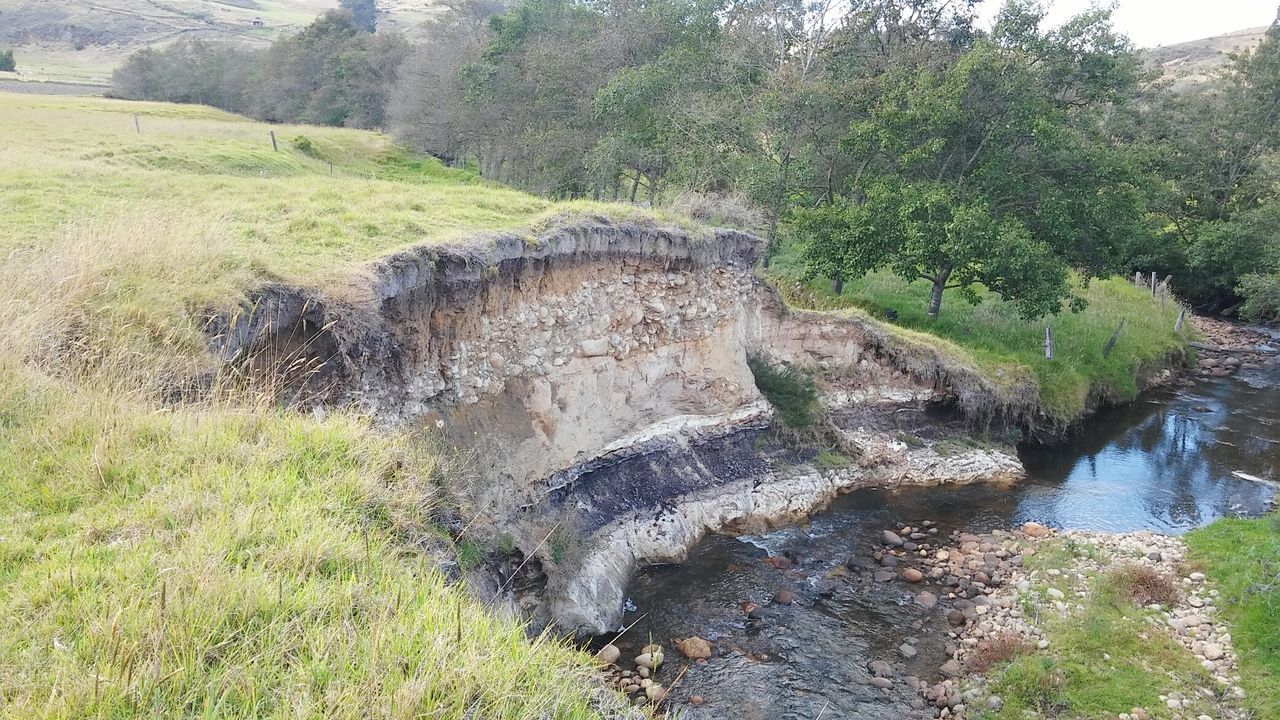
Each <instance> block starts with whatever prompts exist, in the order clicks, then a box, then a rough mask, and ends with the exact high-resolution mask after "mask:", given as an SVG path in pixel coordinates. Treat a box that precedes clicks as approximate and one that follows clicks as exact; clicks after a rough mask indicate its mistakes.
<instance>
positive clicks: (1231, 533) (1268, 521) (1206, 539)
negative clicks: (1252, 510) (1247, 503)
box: [1187, 513, 1280, 718]
mask: <svg viewBox="0 0 1280 720" xmlns="http://www.w3.org/2000/svg"><path fill="white" fill-rule="evenodd" d="M1187 545H1188V546H1189V547H1190V548H1191V558H1192V561H1193V562H1196V563H1198V564H1199V565H1200V566H1201V567H1203V569H1204V571H1205V572H1206V573H1207V574H1208V575H1209V577H1211V578H1213V580H1214V582H1215V583H1216V584H1217V587H1218V588H1219V589H1220V591H1221V594H1222V595H1221V597H1222V612H1223V614H1224V616H1225V617H1226V618H1227V620H1228V622H1230V623H1231V640H1232V643H1234V644H1235V647H1236V652H1237V653H1238V654H1239V656H1240V675H1241V678H1242V680H1243V686H1244V689H1245V691H1246V692H1247V693H1248V694H1247V696H1246V699H1245V705H1246V707H1249V708H1250V709H1252V710H1253V711H1254V713H1256V715H1255V717H1258V718H1280V623H1277V622H1276V619H1277V617H1280V515H1278V514H1274V513H1273V514H1272V515H1269V516H1267V517H1262V518H1255V519H1234V518H1232V519H1224V520H1219V521H1217V522H1215V523H1213V524H1212V525H1210V526H1208V527H1206V528H1201V529H1200V530H1196V531H1195V532H1192V533H1191V534H1189V535H1187Z"/></svg>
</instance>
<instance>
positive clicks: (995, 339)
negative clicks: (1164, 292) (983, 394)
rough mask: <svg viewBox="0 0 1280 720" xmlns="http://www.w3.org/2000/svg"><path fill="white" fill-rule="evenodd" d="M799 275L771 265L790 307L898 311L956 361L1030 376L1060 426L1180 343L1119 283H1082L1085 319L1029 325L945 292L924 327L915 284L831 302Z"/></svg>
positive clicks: (923, 302) (922, 291) (1168, 317)
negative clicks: (1108, 348) (1048, 350)
mask: <svg viewBox="0 0 1280 720" xmlns="http://www.w3.org/2000/svg"><path fill="white" fill-rule="evenodd" d="M800 270H801V268H800V265H799V259H798V258H797V257H796V256H795V254H794V253H792V252H784V253H783V254H782V255H781V256H780V257H778V258H776V259H775V261H774V262H773V264H772V267H771V271H772V273H773V274H774V276H775V278H777V279H778V282H779V284H780V285H782V286H783V287H784V289H785V290H786V292H787V295H788V297H789V298H790V299H791V300H792V301H793V302H798V303H800V304H804V305H809V306H812V307H815V308H819V309H826V308H837V307H855V308H862V309H864V310H867V311H869V312H871V313H873V314H876V315H880V314H881V313H882V311H883V310H884V309H886V308H887V309H892V310H894V311H896V312H897V313H898V318H897V320H896V321H894V323H893V324H894V325H895V326H897V327H899V328H907V329H909V330H912V331H918V332H921V333H926V334H928V335H931V336H934V337H937V338H942V339H944V340H946V341H949V343H950V344H944V345H940V346H939V347H941V348H942V349H943V350H944V351H946V350H948V349H952V351H954V348H956V347H958V348H960V351H961V354H962V355H963V358H962V359H964V360H965V361H966V362H969V363H971V364H974V365H976V366H977V367H979V368H982V369H983V370H984V371H985V372H986V373H987V374H988V375H989V376H991V377H993V378H996V379H997V380H998V379H999V378H1000V377H1020V376H1024V375H1025V374H1026V373H1027V372H1032V373H1034V375H1035V378H1036V380H1037V381H1038V383H1039V387H1040V398H1039V401H1040V406H1041V407H1042V408H1043V410H1044V411H1045V413H1046V414H1047V416H1048V418H1049V420H1050V421H1051V422H1052V423H1056V424H1059V425H1065V424H1068V423H1071V422H1075V421H1077V420H1079V419H1080V418H1081V417H1082V416H1083V415H1084V413H1085V412H1086V411H1087V410H1088V409H1089V405H1090V402H1091V401H1092V400H1097V399H1101V400H1104V401H1108V402H1120V401H1125V400H1130V399H1132V398H1133V397H1134V396H1135V395H1136V394H1137V392H1138V390H1139V387H1138V381H1137V378H1138V377H1139V376H1140V375H1143V374H1146V373H1150V372H1152V371H1153V370H1156V369H1159V368H1162V367H1165V366H1166V365H1167V364H1168V362H1169V359H1170V357H1176V356H1177V355H1179V354H1180V353H1182V352H1183V350H1184V348H1185V343H1186V340H1187V338H1186V337H1180V336H1178V335H1175V334H1174V332H1173V325H1174V321H1175V320H1176V319H1177V316H1178V312H1179V308H1178V306H1177V305H1176V304H1174V303H1167V304H1161V303H1159V302H1156V301H1153V300H1152V299H1151V298H1150V296H1149V295H1147V294H1145V293H1144V292H1143V291H1141V290H1139V289H1137V288H1135V287H1133V286H1132V285H1131V284H1130V283H1128V282H1126V281H1125V280H1123V279H1119V278H1117V279H1112V280H1105V281H1094V282H1092V283H1090V285H1089V287H1088V288H1087V289H1086V290H1085V297H1086V298H1087V299H1088V300H1089V307H1088V308H1087V309H1086V310H1085V311H1084V312H1081V313H1071V312H1064V313H1062V314H1060V315H1058V316H1055V317H1051V318H1046V319H1044V320H1041V321H1035V322H1028V321H1025V320H1023V319H1021V318H1020V317H1018V315H1017V313H1016V312H1015V311H1014V309H1013V308H1012V307H1011V306H1010V305H1008V304H1006V303H1003V302H1001V301H1000V300H999V298H998V297H996V296H994V295H993V294H990V293H987V294H984V295H983V299H982V303H981V304H979V305H977V306H974V305H970V304H969V303H967V302H966V301H965V300H964V299H963V298H961V297H960V296H959V295H957V294H955V292H954V291H947V293H946V295H945V296H944V298H943V304H942V314H941V315H940V317H939V318H938V320H937V321H932V320H930V319H929V317H928V315H927V313H926V307H927V305H928V299H929V286H928V284H927V283H925V282H923V281H920V282H916V283H911V284H908V283H906V282H905V281H903V280H901V279H899V278H898V277H896V276H894V275H892V274H890V273H888V272H879V273H873V274H871V275H868V276H866V277H864V278H861V279H859V280H855V281H850V282H847V283H845V287H844V293H843V295H841V296H839V297H837V296H835V295H833V294H832V293H831V291H830V284H829V283H828V282H825V281H814V282H811V283H800V282H798V281H797V280H796V278H797V277H799V274H800ZM1122 319H1123V320H1125V327H1124V330H1123V331H1121V335H1120V339H1119V341H1118V342H1117V344H1116V346H1115V349H1114V350H1113V351H1112V352H1111V354H1110V356H1109V357H1106V358H1104V357H1103V356H1102V351H1103V348H1104V346H1105V345H1106V344H1107V341H1108V340H1109V339H1110V337H1111V334H1112V333H1113V332H1114V331H1115V329H1116V326H1117V325H1118V324H1119V322H1120V321H1121V320H1122ZM1046 325H1048V326H1051V327H1052V328H1053V332H1054V342H1055V352H1054V359H1053V360H1046V359H1045V357H1044V328H1045V326H1046ZM1188 328H1189V326H1188ZM1184 332H1185V331H1184Z"/></svg>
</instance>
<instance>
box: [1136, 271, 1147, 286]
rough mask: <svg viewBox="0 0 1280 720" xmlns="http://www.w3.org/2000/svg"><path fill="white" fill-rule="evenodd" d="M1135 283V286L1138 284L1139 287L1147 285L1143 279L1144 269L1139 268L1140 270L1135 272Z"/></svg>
mask: <svg viewBox="0 0 1280 720" xmlns="http://www.w3.org/2000/svg"><path fill="white" fill-rule="evenodd" d="M1133 284H1134V285H1135V286H1137V287H1142V286H1143V285H1146V283H1145V282H1143V280H1142V271H1141V270H1139V271H1137V272H1135V273H1134V274H1133Z"/></svg>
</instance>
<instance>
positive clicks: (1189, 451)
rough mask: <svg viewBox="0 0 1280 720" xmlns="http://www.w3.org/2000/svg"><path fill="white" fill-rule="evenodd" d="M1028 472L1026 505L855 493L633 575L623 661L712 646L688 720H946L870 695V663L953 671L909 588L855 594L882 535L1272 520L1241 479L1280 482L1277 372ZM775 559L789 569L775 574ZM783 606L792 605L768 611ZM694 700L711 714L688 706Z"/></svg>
mask: <svg viewBox="0 0 1280 720" xmlns="http://www.w3.org/2000/svg"><path fill="white" fill-rule="evenodd" d="M1022 460H1023V463H1024V464H1025V466H1026V468H1027V470H1028V475H1029V477H1028V479H1027V480H1025V481H1024V482H1022V483H1020V484H1018V485H1016V486H1014V487H1013V488H1004V487H993V486H970V487H958V488H957V487H952V488H928V489H908V490H898V491H882V490H866V491H858V492H854V493H852V494H849V495H847V496H845V497H843V498H841V499H839V500H838V501H836V502H835V503H834V504H833V505H832V506H831V507H829V508H828V509H827V510H825V511H824V512H822V513H820V514H818V515H816V516H815V517H813V518H812V519H811V520H810V521H809V522H808V523H807V524H805V525H802V526H793V527H788V528H784V529H781V530H778V531H776V532H771V533H769V534H767V535H763V536H755V537H740V538H730V537H724V536H711V537H707V538H706V539H704V540H703V541H702V542H701V543H699V544H698V545H697V546H696V547H695V548H694V549H693V550H692V551H691V552H690V554H689V558H688V560H687V561H686V562H684V563H683V564H680V565H670V566H658V567H652V568H648V569H646V570H644V571H642V572H641V573H639V574H638V575H637V577H636V579H635V580H634V581H633V583H632V585H631V588H630V592H629V596H630V599H629V606H628V612H627V614H626V617H625V619H624V623H626V624H627V625H630V626H631V627H630V630H629V631H628V632H627V633H625V635H623V636H622V637H621V638H620V639H619V640H618V643H617V644H618V645H619V646H621V647H622V650H623V656H624V657H625V658H629V657H631V656H633V655H635V654H636V652H638V648H640V647H641V646H643V645H645V644H647V643H649V642H660V643H662V644H663V645H665V646H666V647H667V648H668V650H667V652H668V653H670V654H671V655H672V656H674V655H677V653H676V651H675V650H674V649H672V645H671V643H672V640H673V639H676V638H684V637H688V636H691V635H698V636H700V637H702V638H705V639H707V640H709V641H711V643H712V644H713V646H714V647H715V649H716V652H715V656H714V657H713V658H711V659H710V660H709V661H707V662H705V663H700V664H694V665H689V666H688V669H687V671H685V674H684V676H683V677H680V678H679V681H678V682H675V681H676V674H677V673H678V672H680V669H681V668H682V667H683V666H685V663H683V662H680V663H675V662H671V663H667V667H665V668H663V669H662V670H661V671H660V672H659V675H658V680H659V681H661V682H662V683H664V684H665V685H666V686H668V687H671V688H672V690H671V695H672V697H671V699H670V701H671V702H672V707H678V708H681V709H682V710H681V711H682V713H683V714H682V715H681V717H689V718H732V719H733V720H755V719H756V718H761V719H765V718H768V719H769V720H784V719H788V718H796V719H799V718H806V719H812V718H819V717H821V718H877V719H883V718H888V717H894V718H916V717H919V718H925V717H933V713H932V711H929V710H924V709H913V708H912V707H911V702H912V701H913V700H915V699H916V696H915V694H914V693H913V692H912V691H911V690H910V689H909V688H907V687H905V685H903V684H901V683H898V684H895V688H894V689H893V690H892V691H891V692H892V693H893V696H892V697H890V698H886V697H885V695H884V692H883V691H881V690H879V689H877V688H875V687H872V686H871V685H869V684H868V682H869V680H870V673H869V672H868V670H867V663H868V661H871V660H875V659H884V660H889V661H891V662H893V663H895V664H898V665H901V666H903V667H905V668H906V671H907V672H911V673H915V674H916V675H918V676H919V677H921V678H924V679H927V680H934V679H936V678H937V669H938V667H939V665H941V663H942V662H943V661H945V660H946V659H947V656H946V654H945V641H946V637H945V635H946V631H947V624H946V622H945V620H942V619H941V615H942V613H945V609H944V607H943V605H942V604H940V605H939V606H938V607H937V608H935V609H933V610H923V609H921V608H919V607H917V606H916V605H915V604H914V602H913V597H914V593H915V592H918V591H919V590H920V589H921V588H920V587H918V586H908V585H905V584H904V583H901V582H899V581H893V582H888V583H872V582H861V583H855V582H847V581H845V575H844V573H843V567H842V566H843V565H844V564H845V562H846V561H847V560H849V559H850V558H851V557H857V556H862V557H867V556H869V555H870V554H871V552H872V551H873V550H874V549H876V548H877V547H878V546H879V545H878V543H879V540H878V538H879V536H880V532H881V531H882V530H883V529H886V528H899V527H902V526H904V525H919V524H920V523H921V522H922V521H924V520H930V521H933V522H935V523H937V527H938V533H939V537H942V538H945V537H946V536H947V534H949V533H950V532H951V531H952V530H962V531H965V532H975V533H977V532H986V531H990V530H993V529H1007V528H1011V527H1015V526H1017V525H1020V524H1021V523H1023V522H1025V521H1028V520H1033V521H1036V522H1040V523H1043V524H1045V525H1049V526H1051V527H1057V528H1066V529H1082V530H1107V531H1132V530H1141V529H1151V530H1156V531H1159V532H1164V533H1174V534H1178V533H1182V532H1186V531H1188V530H1191V529H1194V528H1196V527H1199V526H1202V525H1205V524H1207V523H1209V522H1212V521H1213V520H1215V519H1217V518H1220V517H1223V516H1228V515H1256V514H1259V513H1261V512H1264V511H1265V510H1266V509H1267V507H1268V506H1269V503H1270V502H1271V500H1272V495H1273V493H1274V490H1273V487H1274V486H1272V485H1269V484H1267V483H1263V482H1257V481H1253V480H1249V479H1246V478H1244V477H1240V476H1239V475H1237V474H1235V473H1243V474H1245V475H1248V476H1253V477H1256V478H1262V479H1268V480H1272V481H1274V480H1277V479H1280V365H1277V364H1276V363H1275V362H1273V363H1272V364H1270V365H1268V366H1267V367H1266V368H1264V369H1263V370H1257V371H1251V372H1249V373H1246V374H1242V375H1241V376H1239V377H1233V378H1214V379H1206V380H1202V381H1197V382H1196V383H1194V384H1192V385H1190V386H1187V387H1182V388H1177V389H1167V390H1159V391H1156V392H1153V393H1149V394H1147V395H1145V396H1144V397H1143V398H1141V399H1140V400H1139V401H1137V402H1135V403H1133V404H1131V405H1127V406H1124V407H1119V408H1115V409H1112V410H1108V411H1105V412H1103V413H1100V414H1099V415H1097V416H1095V417H1094V418H1092V419H1091V420H1090V421H1089V422H1088V423H1087V425H1086V427H1085V428H1083V429H1082V431H1081V432H1080V433H1079V435H1078V437H1076V438H1074V439H1073V440H1071V441H1070V442H1068V443H1066V444H1064V445H1061V446H1057V447H1054V448H1034V449H1031V448H1029V449H1024V450H1023V451H1022ZM769 557H774V558H785V560H773V561H770V562H769V563H765V562H763V560H765V559H766V558H769ZM787 565H790V567H786V566H787ZM782 568H786V569H782ZM782 590H786V591H788V592H790V593H792V594H793V595H794V598H795V599H794V602H793V603H791V604H790V605H783V604H777V603H771V602H770V600H771V599H772V598H774V597H775V595H776V594H777V593H778V592H779V591H782ZM747 601H752V602H755V603H758V604H760V605H762V606H764V607H765V617H763V618H760V619H749V618H748V617H746V615H745V613H744V612H743V610H742V608H741V603H743V602H747ZM904 642H907V643H909V644H911V645H912V647H913V648H914V649H915V650H916V651H917V652H918V654H917V655H916V656H915V657H914V658H913V659H909V660H908V659H905V658H904V657H903V655H902V654H901V651H900V650H899V646H900V645H901V644H903V643H904ZM673 683H674V685H673ZM694 695H697V696H701V698H702V699H703V703H702V704H701V705H697V706H693V705H690V704H689V703H688V700H689V698H690V697H691V696H694ZM886 700H888V704H886Z"/></svg>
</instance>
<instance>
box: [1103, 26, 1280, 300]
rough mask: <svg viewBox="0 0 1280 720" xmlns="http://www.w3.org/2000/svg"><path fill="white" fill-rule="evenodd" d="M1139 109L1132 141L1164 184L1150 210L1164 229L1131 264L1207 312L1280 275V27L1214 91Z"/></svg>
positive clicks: (1160, 99) (1238, 59) (1165, 96)
mask: <svg viewBox="0 0 1280 720" xmlns="http://www.w3.org/2000/svg"><path fill="white" fill-rule="evenodd" d="M1141 107H1143V108H1144V109H1145V111H1144V112H1142V113H1141V114H1140V115H1139V116H1137V117H1136V118H1134V121H1133V122H1132V129H1131V131H1130V133H1129V136H1128V137H1127V139H1128V140H1129V141H1130V142H1133V143H1134V144H1135V145H1136V146H1139V147H1143V148H1144V149H1145V151H1146V152H1147V153H1148V154H1149V156H1150V157H1151V164H1152V166H1153V167H1154V168H1156V170H1157V171H1158V172H1159V173H1160V174H1161V175H1162V176H1163V177H1165V178H1167V184H1168V186H1169V189H1168V192H1166V193H1165V195H1164V198H1163V203H1162V204H1161V205H1159V206H1157V207H1155V208H1154V209H1155V210H1157V211H1158V212H1160V214H1161V215H1162V216H1163V217H1165V218H1167V221H1166V223H1165V224H1166V226H1167V228H1168V230H1167V232H1166V233H1164V235H1163V236H1162V237H1161V238H1160V242H1158V243H1157V244H1155V245H1153V246H1152V247H1148V248H1143V249H1142V252H1141V253H1139V254H1137V255H1136V257H1135V259H1134V262H1135V264H1136V265H1138V266H1139V267H1141V268H1142V269H1144V270H1146V269H1155V270H1158V271H1160V272H1161V273H1162V274H1170V275H1173V277H1174V284H1175V288H1176V289H1177V291H1178V292H1179V294H1181V295H1182V296H1184V297H1186V298H1188V299H1189V300H1191V301H1192V302H1194V303H1196V304H1198V305H1200V306H1201V307H1204V308H1208V309H1211V310H1220V309H1223V308H1226V307H1229V306H1231V305H1234V304H1236V303H1237V302H1238V301H1239V293H1238V292H1237V287H1239V281H1240V279H1241V278H1242V277H1243V276H1244V275H1246V274H1248V273H1256V272H1260V271H1261V272H1264V273H1265V272H1270V271H1274V270H1275V269H1277V267H1280V265H1277V264H1276V263H1277V262H1280V258H1277V257H1276V255H1277V254H1280V253H1271V252H1268V247H1267V246H1268V245H1270V246H1271V247H1275V246H1276V243H1275V240H1274V231H1273V229H1272V228H1274V227H1275V226H1274V219H1275V218H1277V217H1280V207H1276V204H1277V203H1278V202H1280V198H1278V197H1277V185H1278V184H1280V174H1278V173H1277V170H1276V166H1275V163H1274V162H1273V157H1274V153H1275V151H1276V150H1277V149H1278V148H1280V25H1273V26H1272V28H1271V29H1270V30H1269V31H1268V32H1267V34H1266V37H1265V38H1264V39H1263V41H1262V43H1261V44H1259V45H1258V46H1257V47H1256V48H1255V49H1253V50H1252V51H1249V52H1245V53H1242V54H1239V55H1236V56H1233V58H1232V62H1231V64H1230V65H1229V66H1228V67H1227V68H1226V70H1225V72H1224V74H1223V75H1222V76H1221V77H1219V78H1218V81H1217V82H1216V83H1214V85H1212V86H1211V87H1210V88H1209V89H1206V90H1204V91H1200V92H1183V93H1177V94H1174V93H1169V92H1164V93H1159V94H1155V95H1154V96H1153V97H1151V98H1148V99H1147V100H1146V102H1145V103H1143V105H1142V106H1141ZM1250 287H1252V286H1250Z"/></svg>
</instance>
